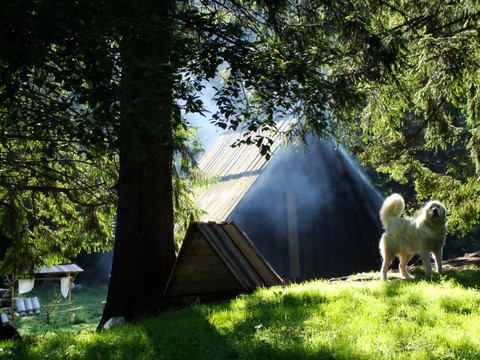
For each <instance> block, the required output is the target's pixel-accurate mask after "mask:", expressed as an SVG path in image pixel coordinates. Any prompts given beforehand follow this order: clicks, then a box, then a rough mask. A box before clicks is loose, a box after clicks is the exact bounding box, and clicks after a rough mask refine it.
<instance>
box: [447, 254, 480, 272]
mask: <svg viewBox="0 0 480 360" xmlns="http://www.w3.org/2000/svg"><path fill="white" fill-rule="evenodd" d="M443 265H444V268H445V271H448V270H452V271H453V270H461V269H463V268H465V267H468V266H471V265H474V266H477V267H480V251H477V252H474V253H470V254H465V255H463V256H460V257H457V258H454V259H449V260H444V261H443Z"/></svg>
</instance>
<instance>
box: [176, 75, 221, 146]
mask: <svg viewBox="0 0 480 360" xmlns="http://www.w3.org/2000/svg"><path fill="white" fill-rule="evenodd" d="M203 85H204V86H205V88H204V90H203V91H202V92H201V93H200V94H199V95H200V100H201V101H202V102H203V106H204V108H205V110H206V112H205V114H204V115H202V114H199V113H184V114H183V118H184V119H185V120H186V121H187V123H188V124H190V125H192V126H195V127H198V128H199V131H198V134H197V138H198V139H199V140H200V141H201V142H202V143H203V146H204V148H205V152H207V151H208V150H209V149H210V148H211V147H212V145H213V144H214V143H215V142H216V141H217V139H218V136H219V134H220V133H221V132H222V131H223V130H222V129H220V128H219V127H217V126H215V125H214V124H212V123H211V121H210V119H211V116H212V114H214V113H215V112H216V111H217V106H216V104H215V102H214V101H213V97H214V96H215V92H216V91H215V89H214V86H215V82H213V81H211V82H204V83H203Z"/></svg>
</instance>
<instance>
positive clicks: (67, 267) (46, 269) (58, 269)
mask: <svg viewBox="0 0 480 360" xmlns="http://www.w3.org/2000/svg"><path fill="white" fill-rule="evenodd" d="M82 271H83V269H82V268H81V267H80V266H78V265H77V264H64V265H54V266H40V267H39V268H38V269H36V270H35V274H50V275H53V274H73V273H79V272H82Z"/></svg>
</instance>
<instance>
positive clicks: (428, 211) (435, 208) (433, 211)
mask: <svg viewBox="0 0 480 360" xmlns="http://www.w3.org/2000/svg"><path fill="white" fill-rule="evenodd" d="M423 212H424V215H425V218H426V219H427V220H430V221H434V222H437V223H440V224H444V223H445V221H446V219H447V210H446V209H445V206H443V205H442V203H440V202H439V201H436V200H434V201H430V202H428V203H427V205H425V207H424V208H423Z"/></svg>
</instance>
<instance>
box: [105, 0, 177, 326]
mask: <svg viewBox="0 0 480 360" xmlns="http://www.w3.org/2000/svg"><path fill="white" fill-rule="evenodd" d="M133 3H135V7H136V8H135V9H131V11H138V19H137V20H138V22H137V23H133V24H131V26H128V27H127V29H126V31H125V34H124V37H123V38H122V46H121V49H122V53H121V57H122V80H121V87H122V96H121V113H122V115H121V120H120V121H121V123H120V129H119V138H118V141H119V148H120V172H119V181H118V209H117V229H116V235H115V244H114V255H113V263H112V271H111V277H110V283H109V288H108V296H107V303H106V307H105V309H104V313H103V316H102V319H101V321H100V324H99V328H101V327H102V326H103V324H104V323H105V322H106V321H107V320H108V319H110V318H111V317H114V316H123V317H125V318H126V319H127V320H133V319H135V318H138V317H139V316H141V315H144V314H148V313H152V312H156V311H158V309H159V308H160V306H161V304H162V300H163V290H164V288H165V285H166V282H167V280H168V276H169V274H170V271H171V269H172V267H173V263H174V261H175V250H174V244H173V204H172V158H173V134H172V132H173V130H172V128H173V125H172V103H173V102H172V82H171V78H172V69H170V67H169V66H168V64H169V59H170V51H171V49H170V36H171V32H170V28H169V26H168V17H167V16H165V15H166V14H167V13H168V10H169V7H168V5H169V4H168V3H169V1H161V2H155V1H151V2H149V1H143V2H142V1H137V2H133ZM143 6H145V7H143ZM159 7H160V9H159ZM154 14H156V15H159V16H154ZM130 15H131V14H130ZM159 19H160V20H159ZM149 21H155V24H157V25H158V29H157V31H151V23H150V24H148V26H145V29H148V28H149V27H150V31H146V30H145V31H143V30H142V29H143V27H142V24H145V22H149Z"/></svg>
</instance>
